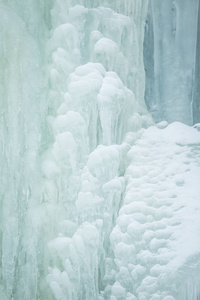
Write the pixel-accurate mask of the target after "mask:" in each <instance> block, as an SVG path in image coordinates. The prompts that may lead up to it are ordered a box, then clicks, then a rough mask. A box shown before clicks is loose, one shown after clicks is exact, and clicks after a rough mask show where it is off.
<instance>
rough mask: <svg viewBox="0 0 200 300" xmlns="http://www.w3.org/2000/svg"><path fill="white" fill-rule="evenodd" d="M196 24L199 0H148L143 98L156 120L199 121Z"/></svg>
mask: <svg viewBox="0 0 200 300" xmlns="http://www.w3.org/2000/svg"><path fill="white" fill-rule="evenodd" d="M199 28H200V26H199V1H198V0H193V1H188V0H167V1H159V0H150V1H149V8H148V15H147V20H146V29H145V39H144V62H145V71H146V78H147V81H146V94H145V98H146V102H147V106H148V107H149V109H150V110H151V112H152V113H153V115H154V119H155V120H156V121H162V120H167V121H168V122H173V121H180V122H183V123H186V124H189V125H192V124H194V123H197V122H199V115H200V114H199V86H200V81H199V36H200V35H199ZM174 107H176V109H174Z"/></svg>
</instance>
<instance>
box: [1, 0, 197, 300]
mask: <svg viewBox="0 0 200 300" xmlns="http://www.w3.org/2000/svg"><path fill="white" fill-rule="evenodd" d="M152 7H153V6H152ZM147 9H148V1H145V0H143V1H141V0H134V1H133V0H127V1H121V0H119V1H116V0H111V1H108V0H104V1H102V0H99V1H90V0H89V1H87V0H85V1H81V0H80V1H77V0H69V1H60V0H55V1H53V0H52V1H45V3H44V2H43V1H39V0H37V1H33V0H28V1H21V0H16V1H12V0H9V1H3V0H1V1H0V31H1V35H2V38H1V40H0V46H1V47H0V57H1V60H0V64H1V70H2V71H1V73H0V95H1V99H2V101H1V103H0V105H1V119H0V120H1V123H0V132H1V143H0V153H1V155H2V158H1V183H2V184H1V189H0V195H1V199H2V200H1V202H0V255H1V267H0V299H1V300H30V299H31V300H36V299H37V300H39V299H40V300H46V299H48V300H79V299H83V300H96V299H99V300H103V299H111V300H135V299H139V300H143V299H144V300H147V299H151V300H156V299H160V300H163V299H164V300H173V299H176V300H188V299H190V300H191V299H198V297H199V292H200V291H199V265H198V261H199V259H198V257H199V242H200V241H199V225H200V224H199V217H198V216H199V210H200V207H199V203H198V199H199V189H198V178H199V177H200V169H199V164H200V161H199V155H198V153H199V147H200V132H199V130H198V129H199V125H198V124H196V125H195V127H194V128H190V127H188V126H186V125H183V124H181V123H178V122H176V123H174V124H171V125H169V126H168V123H167V122H166V121H164V122H162V123H159V124H157V125H155V126H151V125H152V124H153V122H152V119H151V117H150V115H149V113H148V112H147V109H146V106H145V101H144V92H145V91H144V89H145V72H144V66H143V42H144V27H145V20H146V15H147ZM154 11H156V10H155V9H154ZM149 15H151V13H149ZM11 25H12V26H11ZM151 34H152V33H151ZM150 40H151V39H150ZM146 50H147V49H145V51H146ZM158 61H159V60H158ZM149 63H150V62H149ZM152 101H153V100H152ZM169 114H170V115H171V112H169ZM188 115H190V112H189V113H188ZM173 118H174V116H173ZM150 126H151V127H150Z"/></svg>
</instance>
